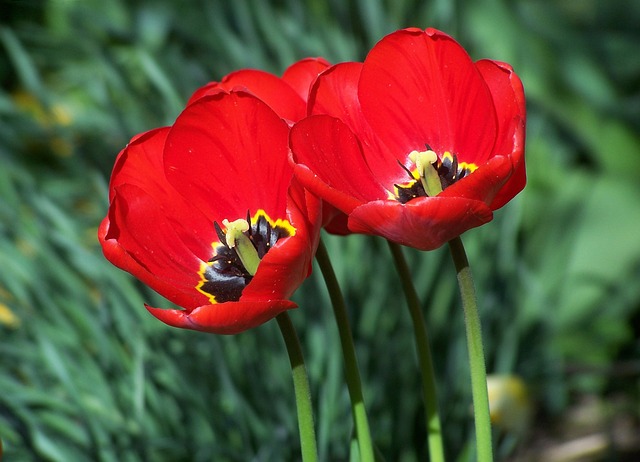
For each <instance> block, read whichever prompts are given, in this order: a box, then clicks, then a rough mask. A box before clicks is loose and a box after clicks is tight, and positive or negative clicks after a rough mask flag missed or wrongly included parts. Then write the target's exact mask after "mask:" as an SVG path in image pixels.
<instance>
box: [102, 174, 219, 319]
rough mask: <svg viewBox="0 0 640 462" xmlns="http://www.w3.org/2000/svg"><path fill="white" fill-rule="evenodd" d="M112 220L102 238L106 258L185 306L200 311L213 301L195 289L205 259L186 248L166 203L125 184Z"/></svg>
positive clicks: (205, 244) (114, 203) (204, 244)
mask: <svg viewBox="0 0 640 462" xmlns="http://www.w3.org/2000/svg"><path fill="white" fill-rule="evenodd" d="M107 218H108V220H109V222H108V225H107V224H106V223H103V226H102V227H101V228H102V231H101V235H102V242H103V250H104V252H105V255H106V257H107V258H108V259H109V260H110V261H111V262H112V263H113V264H115V265H116V266H119V267H121V268H122V269H125V270H126V271H129V272H131V273H132V274H133V275H134V276H136V277H138V278H139V279H140V280H142V281H143V282H145V283H146V284H148V285H149V286H150V287H151V288H152V289H154V290H156V291H157V292H158V293H160V294H161V295H163V296H164V297H166V298H168V299H169V300H171V301H172V302H174V303H176V304H178V305H180V306H184V307H186V308H194V307H196V306H199V305H201V304H203V303H206V302H208V299H207V297H205V296H204V295H203V294H201V293H200V292H197V291H196V290H194V288H195V287H196V285H197V284H198V282H199V276H198V271H199V270H200V265H201V262H202V259H201V258H198V256H197V255H195V254H194V253H193V251H192V250H191V249H189V248H188V247H187V246H186V245H185V244H184V242H183V241H182V239H181V236H180V234H179V233H178V232H177V231H176V229H174V227H173V226H171V224H170V223H169V221H168V220H167V217H166V215H165V214H164V213H163V207H162V204H161V203H159V202H157V201H156V200H155V199H154V198H153V197H151V196H149V195H148V194H146V193H145V192H144V191H143V190H141V189H140V188H139V187H137V186H134V185H129V184H125V185H121V186H120V187H119V188H118V190H117V191H116V195H115V196H114V199H113V201H112V202H111V205H110V207H109V215H108V217H107ZM105 220H106V219H105ZM150 224H152V225H150ZM105 228H106V232H105ZM102 233H104V234H102ZM182 234H184V232H183V233H182ZM212 234H213V233H212ZM212 238H213V236H212V237H211V238H210V239H209V240H207V241H203V242H201V243H200V245H201V248H202V252H203V253H205V252H207V253H210V252H211V251H210V249H209V250H208V251H207V250H206V248H207V247H210V243H211V239H212ZM105 244H106V245H105Z"/></svg>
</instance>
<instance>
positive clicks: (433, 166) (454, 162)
mask: <svg viewBox="0 0 640 462" xmlns="http://www.w3.org/2000/svg"><path fill="white" fill-rule="evenodd" d="M409 159H410V160H411V162H413V163H414V164H415V169H414V170H409V169H408V168H407V167H405V166H404V165H403V164H402V163H400V161H398V163H400V166H401V167H402V168H403V169H404V170H405V171H406V172H407V174H408V175H409V177H410V178H411V180H409V181H407V182H406V183H397V184H394V185H393V186H394V193H395V195H391V197H390V198H392V199H396V200H397V201H399V202H400V203H402V204H405V203H407V202H409V201H410V200H411V199H415V198H416V197H434V196H437V195H438V194H439V193H441V192H442V191H443V190H444V189H445V188H447V187H449V186H451V185H452V184H453V183H455V182H456V181H458V180H461V179H462V178H464V177H466V176H467V175H469V174H470V173H472V172H473V171H474V170H475V169H477V168H478V167H477V166H476V165H475V164H471V163H467V162H458V158H457V156H456V155H455V154H451V153H450V152H449V151H445V153H444V154H442V156H441V157H438V155H437V154H436V153H435V152H434V151H432V150H431V149H430V148H429V146H427V150H426V151H412V152H411V153H410V154H409Z"/></svg>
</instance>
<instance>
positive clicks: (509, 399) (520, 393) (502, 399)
mask: <svg viewBox="0 0 640 462" xmlns="http://www.w3.org/2000/svg"><path fill="white" fill-rule="evenodd" d="M487 391H488V394H489V412H490V414H491V422H492V423H493V424H494V425H495V426H496V427H499V428H502V429H503V430H506V431H509V432H513V433H518V434H522V433H523V432H524V431H526V429H527V428H528V427H529V423H530V421H531V415H532V411H533V406H532V403H531V398H530V396H529V390H528V389H527V385H526V384H525V382H524V380H522V379H521V378H520V377H518V376H517V375H510V374H500V375H489V376H487Z"/></svg>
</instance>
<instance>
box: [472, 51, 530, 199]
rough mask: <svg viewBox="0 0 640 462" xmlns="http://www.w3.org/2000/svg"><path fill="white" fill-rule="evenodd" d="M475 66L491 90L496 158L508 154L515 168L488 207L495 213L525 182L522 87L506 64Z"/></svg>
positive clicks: (491, 63)
mask: <svg viewBox="0 0 640 462" xmlns="http://www.w3.org/2000/svg"><path fill="white" fill-rule="evenodd" d="M476 66H477V67H478V70H479V71H480V73H481V74H482V77H483V78H484V80H485V82H486V83H487V86H488V87H489V90H490V91H491V96H492V97H493V102H494V105H495V107H496V114H497V116H498V119H497V120H498V138H497V140H496V146H495V148H494V151H495V153H496V155H510V158H511V162H512V163H513V168H514V173H513V176H512V177H511V179H510V180H509V182H508V183H507V185H506V186H505V187H504V188H503V190H501V191H500V192H499V193H498V195H497V197H496V198H495V200H494V201H493V203H492V204H491V208H492V209H493V210H496V209H498V208H500V207H502V206H503V205H504V204H506V203H507V202H508V201H510V200H511V199H512V198H513V197H514V196H515V195H516V194H518V193H519V192H520V191H521V190H522V189H523V188H524V185H525V183H526V174H525V162H524V143H525V120H526V106H525V97H524V88H523V87H522V82H521V81H520V78H519V77H518V76H517V75H516V74H515V73H514V72H513V68H512V67H511V66H509V65H508V64H505V63H500V62H496V61H490V60H481V61H478V62H477V63H476Z"/></svg>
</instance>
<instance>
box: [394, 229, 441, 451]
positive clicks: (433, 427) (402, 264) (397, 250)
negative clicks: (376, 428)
mask: <svg viewBox="0 0 640 462" xmlns="http://www.w3.org/2000/svg"><path fill="white" fill-rule="evenodd" d="M387 242H388V243H389V248H390V249H391V254H392V255H393V261H394V262H395V265H396V269H397V271H398V275H399V276H400V281H401V282H402V289H403V290H404V294H405V298H406V299H407V305H408V307H409V312H410V313H411V320H412V322H413V334H414V336H415V340H416V349H417V350H418V362H419V364H420V372H421V374H422V392H423V399H424V405H425V412H426V417H427V438H428V442H429V460H430V461H431V462H444V460H445V458H444V445H443V442H442V428H441V425H440V416H439V414H438V399H437V393H436V379H435V373H434V371H433V360H432V357H431V349H430V348H429V337H428V335H427V326H426V323H425V320H424V316H423V315H422V310H421V309H420V300H419V299H418V294H417V293H416V289H415V287H414V285H413V282H412V280H411V272H410V271H409V266H408V265H407V261H406V259H405V258H404V254H403V253H402V248H401V247H400V246H399V245H398V244H396V243H393V242H391V241H387Z"/></svg>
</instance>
